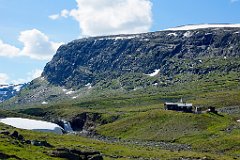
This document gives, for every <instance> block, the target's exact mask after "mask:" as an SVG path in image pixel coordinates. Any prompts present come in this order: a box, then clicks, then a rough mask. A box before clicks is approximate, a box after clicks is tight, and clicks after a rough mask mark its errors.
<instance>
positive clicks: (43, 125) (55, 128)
mask: <svg viewBox="0 0 240 160" xmlns="http://www.w3.org/2000/svg"><path fill="white" fill-rule="evenodd" d="M0 122H1V123H4V124H7V125H10V126H12V127H16V128H20V129H26V130H35V131H42V132H53V133H57V134H62V133H63V132H62V130H63V128H62V127H60V126H59V125H57V124H55V123H50V122H46V121H40V120H33V119H24V118H3V119H0Z"/></svg>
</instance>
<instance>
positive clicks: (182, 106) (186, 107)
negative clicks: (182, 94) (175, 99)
mask: <svg viewBox="0 0 240 160" xmlns="http://www.w3.org/2000/svg"><path fill="white" fill-rule="evenodd" d="M164 108H165V110H174V111H181V112H187V113H192V112H193V106H192V104H191V103H183V102H179V103H172V102H166V103H164Z"/></svg>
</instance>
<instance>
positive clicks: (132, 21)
mask: <svg viewBox="0 0 240 160" xmlns="http://www.w3.org/2000/svg"><path fill="white" fill-rule="evenodd" d="M0 19H1V21H0V84H2V83H22V82H27V81H30V80H32V79H33V78H35V77H37V76H39V74H40V73H41V71H42V70H43V67H44V66H45V64H46V63H47V62H48V61H49V60H50V59H51V57H52V56H53V54H54V53H55V51H56V49H57V48H58V46H59V45H61V44H63V43H67V42H69V41H71V40H74V39H77V38H81V37H85V36H97V35H108V34H121V33H138V32H148V31H158V30H162V29H166V28H170V27H175V26H179V25H185V24H199V23H240V1H238V0H114V1H112V0H87V1H86V0H41V1H36V0H35V1H34V0H0Z"/></svg>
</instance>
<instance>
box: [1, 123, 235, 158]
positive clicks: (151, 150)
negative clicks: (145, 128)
mask: <svg viewBox="0 0 240 160" xmlns="http://www.w3.org/2000/svg"><path fill="white" fill-rule="evenodd" d="M0 128H1V130H3V129H5V130H8V131H12V130H17V131H18V132H19V133H20V134H21V135H23V136H24V137H26V138H28V139H34V140H42V141H47V142H48V143H50V144H51V145H53V147H51V148H49V147H39V146H33V145H30V144H22V143H21V142H20V141H19V140H16V139H14V138H11V137H10V136H7V135H2V134H0V137H1V138H0V155H3V154H4V155H8V156H9V157H11V158H9V159H29V160H31V159H33V160H35V159H61V158H54V157H51V156H50V154H51V152H52V151H54V150H56V149H57V148H62V147H65V148H74V149H78V150H81V151H93V150H98V151H100V152H101V154H102V155H103V157H104V159H107V160H108V159H109V160H110V159H119V160H127V159H128V160H130V159H150V158H154V159H179V158H180V157H182V158H192V159H193V158H196V159H197V158H204V157H207V158H208V159H226V160H227V159H229V160H230V159H232V157H230V156H221V157H219V156H218V155H214V154H211V153H201V152H195V151H178V152H172V151H168V150H162V149H159V148H157V147H143V146H138V145H126V144H121V143H106V142H101V141H98V140H91V139H88V138H83V137H79V136H76V135H55V134H46V133H40V132H32V131H25V130H18V129H13V128H11V127H7V126H5V125H2V124H0Z"/></svg>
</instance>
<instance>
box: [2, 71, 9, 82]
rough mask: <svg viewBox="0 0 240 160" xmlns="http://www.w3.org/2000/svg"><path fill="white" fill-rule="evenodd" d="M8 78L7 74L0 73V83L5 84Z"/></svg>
mask: <svg viewBox="0 0 240 160" xmlns="http://www.w3.org/2000/svg"><path fill="white" fill-rule="evenodd" d="M8 79H9V77H8V75H7V74H5V73H0V84H7V80H8Z"/></svg>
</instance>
